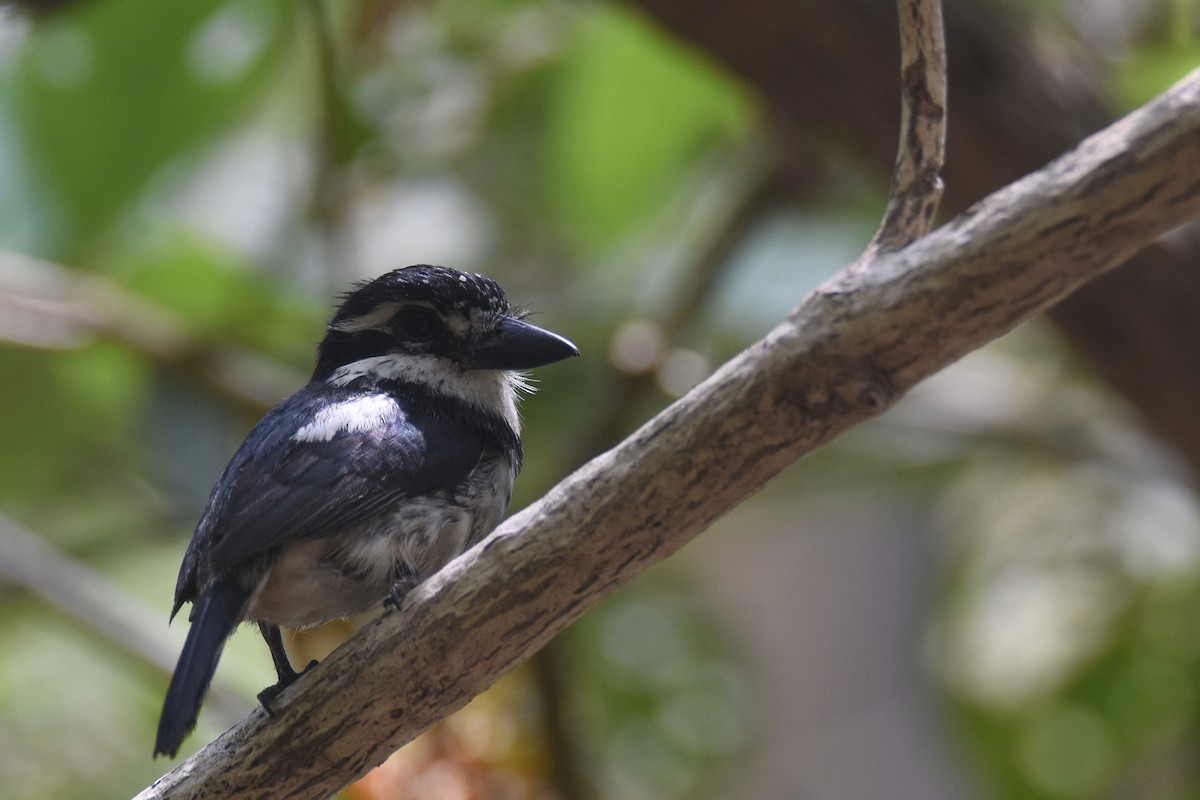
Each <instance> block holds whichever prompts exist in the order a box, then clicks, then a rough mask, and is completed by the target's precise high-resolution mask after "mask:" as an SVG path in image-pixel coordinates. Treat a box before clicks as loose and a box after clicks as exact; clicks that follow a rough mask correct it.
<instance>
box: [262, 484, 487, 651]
mask: <svg viewBox="0 0 1200 800" xmlns="http://www.w3.org/2000/svg"><path fill="white" fill-rule="evenodd" d="M472 516H473V515H472V514H470V513H468V512H467V511H466V510H464V509H463V508H461V507H456V506H451V505H447V504H446V503H445V502H438V501H434V500H429V501H423V500H415V501H414V500H409V501H407V502H405V503H404V504H403V505H401V506H400V507H398V508H397V509H394V510H393V511H392V512H391V513H389V514H387V515H384V516H381V517H379V518H377V519H376V520H373V521H372V522H370V523H367V524H364V525H360V526H358V527H357V528H355V529H354V530H352V531H350V532H347V533H345V534H341V535H339V536H333V537H326V538H322V539H311V540H305V541H300V542H295V543H293V544H289V545H286V546H285V547H283V549H282V550H280V552H279V555H278V557H277V558H276V559H275V561H274V563H273V564H272V565H271V567H270V569H269V570H268V571H267V573H266V575H265V577H264V578H263V582H262V585H261V588H260V589H259V590H258V592H257V593H256V594H255V596H254V597H253V598H252V600H251V602H250V607H249V609H248V612H247V615H246V618H247V619H248V620H252V621H262V622H268V623H270V624H272V625H285V626H288V627H294V628H308V627H313V626H316V625H321V624H324V623H325V622H328V621H329V620H332V619H340V618H348V617H354V616H358V615H359V614H363V613H365V612H367V611H372V610H375V609H377V608H379V607H380V605H381V604H382V602H383V600H384V598H386V597H387V596H388V593H389V591H390V590H391V587H392V585H393V584H394V583H395V582H396V580H397V578H399V577H405V576H412V575H414V574H415V575H416V576H418V577H419V578H421V579H424V578H427V577H429V576H430V575H432V574H433V573H434V572H436V571H437V570H439V569H441V568H442V567H443V566H445V564H446V563H447V562H448V561H450V560H451V559H452V558H454V557H455V556H456V555H458V554H459V553H461V552H462V551H463V549H464V548H465V546H466V544H467V542H468V539H469V537H470V534H471V530H472V527H473V525H472V522H473V519H472Z"/></svg>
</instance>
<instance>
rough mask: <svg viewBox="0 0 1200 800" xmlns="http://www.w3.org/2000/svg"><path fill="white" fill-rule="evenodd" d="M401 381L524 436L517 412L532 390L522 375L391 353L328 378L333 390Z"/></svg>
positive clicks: (344, 368)
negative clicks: (492, 417)
mask: <svg viewBox="0 0 1200 800" xmlns="http://www.w3.org/2000/svg"><path fill="white" fill-rule="evenodd" d="M362 379H366V380H367V381H371V382H375V381H401V382H404V383H412V384H416V385H417V386H423V387H425V388H427V389H429V390H430V391H432V392H435V393H437V394H442V395H446V396H448V397H452V398H454V399H456V400H459V401H461V402H463V403H466V404H467V405H468V406H471V407H473V408H477V409H479V410H480V411H483V412H485V413H488V414H497V415H499V416H500V418H501V419H503V420H504V421H505V422H506V423H508V426H509V427H510V428H512V431H513V433H514V434H516V435H518V436H520V435H521V415H520V413H519V412H518V411H517V396H518V392H519V391H525V392H531V391H532V387H531V386H530V385H529V383H528V382H527V381H526V379H525V377H524V376H523V375H522V374H521V373H519V372H510V371H508V370H499V369H473V370H465V369H462V368H461V367H460V366H459V365H458V364H456V363H454V362H453V361H451V360H450V359H448V358H442V357H441V356H435V355H411V354H407V353H389V354H388V355H384V356H372V357H371V358H363V359H360V360H358V361H354V362H351V363H349V364H346V365H345V366H343V367H338V368H337V369H336V370H334V372H333V374H332V375H330V376H329V383H331V384H333V385H334V386H346V385H348V384H351V383H354V382H355V381H358V380H362Z"/></svg>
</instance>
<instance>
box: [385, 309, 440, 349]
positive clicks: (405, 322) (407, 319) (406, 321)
mask: <svg viewBox="0 0 1200 800" xmlns="http://www.w3.org/2000/svg"><path fill="white" fill-rule="evenodd" d="M392 326H393V327H394V328H395V329H396V331H397V332H398V333H400V334H402V335H403V336H404V337H405V338H407V339H410V340H413V341H418V342H420V341H425V340H426V339H431V338H433V336H434V334H436V333H437V332H438V329H439V328H440V327H441V323H440V322H439V321H438V317H437V314H434V313H433V312H432V311H430V310H429V309H428V308H422V307H421V306H409V307H408V308H404V309H401V310H400V312H399V313H397V314H396V317H395V319H394V321H393V322H392Z"/></svg>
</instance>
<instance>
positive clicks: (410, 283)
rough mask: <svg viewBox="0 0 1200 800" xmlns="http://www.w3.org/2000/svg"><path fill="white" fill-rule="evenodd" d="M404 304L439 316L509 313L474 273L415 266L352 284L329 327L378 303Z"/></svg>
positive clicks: (498, 291)
mask: <svg viewBox="0 0 1200 800" xmlns="http://www.w3.org/2000/svg"><path fill="white" fill-rule="evenodd" d="M404 301H409V302H414V301H415V302H423V303H429V304H430V305H431V306H433V308H434V309H435V310H437V311H438V312H439V313H442V314H452V313H453V314H464V313H466V312H467V311H469V310H470V309H479V310H481V311H489V312H492V313H494V314H496V315H497V316H504V315H508V314H511V313H513V308H512V305H511V304H510V303H509V301H508V295H507V294H505V293H504V289H502V288H501V287H500V284H498V283H496V282H495V281H494V280H492V279H491V278H488V277H485V276H483V275H480V274H479V273H477V272H461V271H459V270H456V269H450V268H449V267H436V266H432V265H429V264H417V265H416V266H412V267H402V268H401V269H394V270H392V271H391V272H388V273H386V274H384V275H380V276H379V277H378V278H375V279H374V280H370V281H363V282H362V283H359V284H355V286H354V287H353V288H351V289H350V290H349V291H348V292H346V294H345V295H343V301H342V306H341V308H339V309H338V312H337V315H336V316H334V318H333V320H332V321H331V322H330V326H331V327H332V326H335V325H337V324H338V323H339V322H342V321H344V320H347V319H353V318H355V317H359V316H362V315H363V314H366V313H369V312H370V311H371V310H372V309H374V308H376V307H377V306H379V305H380V304H381V303H395V302H404Z"/></svg>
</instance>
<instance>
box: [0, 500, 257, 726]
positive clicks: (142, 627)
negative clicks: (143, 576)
mask: <svg viewBox="0 0 1200 800" xmlns="http://www.w3.org/2000/svg"><path fill="white" fill-rule="evenodd" d="M0 579H3V580H6V581H9V582H11V583H13V584H16V585H19V586H23V587H25V588H26V589H28V590H29V591H30V592H32V593H33V594H35V595H36V596H38V597H40V598H41V599H42V600H44V601H45V602H46V603H48V604H49V605H51V606H53V607H54V608H56V609H58V610H59V611H60V612H62V613H63V614H64V615H65V616H67V617H70V618H71V619H73V620H75V621H76V622H78V623H79V624H80V625H82V626H83V627H84V628H85V629H86V630H88V631H89V632H91V633H95V634H97V635H98V636H100V637H101V638H102V639H103V640H104V641H105V642H106V643H108V644H111V645H114V646H116V647H118V648H120V649H121V651H122V652H124V653H126V654H127V655H130V656H133V657H134V658H135V659H136V660H138V661H140V662H141V663H143V664H146V665H148V666H150V667H151V668H153V669H154V670H155V671H156V672H159V673H163V674H167V675H169V674H171V671H172V670H173V669H175V658H176V655H177V648H176V646H175V645H167V644H166V643H165V642H164V641H163V640H162V639H161V638H159V637H157V636H154V635H152V634H150V633H148V631H153V630H161V629H162V624H163V615H161V614H154V613H152V612H151V611H150V610H148V609H147V608H146V607H145V606H143V605H142V604H141V603H139V602H138V601H137V600H135V599H134V598H132V597H130V596H129V595H128V594H127V593H126V592H125V591H124V590H123V589H121V587H119V586H117V585H116V584H114V583H112V582H111V581H109V580H108V579H106V578H105V577H104V576H102V575H100V574H98V573H96V572H95V571H93V570H92V569H90V568H89V567H87V566H85V565H83V564H80V563H79V562H78V561H75V560H74V559H72V558H71V557H70V556H67V555H64V554H63V553H60V552H58V551H57V550H56V549H54V547H53V546H51V545H50V544H49V543H48V542H47V541H46V540H45V539H44V538H42V537H40V536H38V535H37V534H35V533H32V532H30V531H28V530H26V529H25V528H23V527H21V526H20V525H18V524H17V523H16V522H14V521H13V520H11V519H8V518H7V517H5V516H3V515H0ZM210 701H211V702H210V703H209V705H208V706H206V708H205V713H206V714H210V713H211V715H212V716H211V717H210V718H211V719H212V721H213V722H215V723H218V724H225V725H228V724H231V723H233V722H234V721H235V720H237V719H239V718H240V717H241V715H242V714H244V713H245V709H246V705H247V700H246V698H245V697H244V696H242V695H241V694H239V693H238V692H237V691H235V690H233V689H230V688H228V687H227V686H225V685H224V684H223V683H221V682H220V681H218V682H217V683H215V684H214V685H213V689H212V692H211V697H210Z"/></svg>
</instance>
